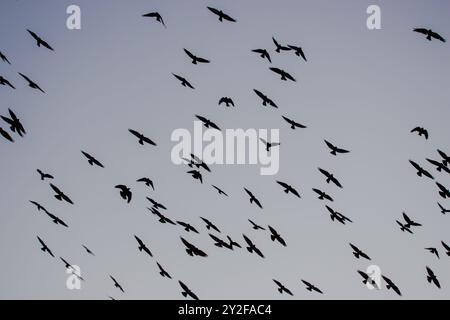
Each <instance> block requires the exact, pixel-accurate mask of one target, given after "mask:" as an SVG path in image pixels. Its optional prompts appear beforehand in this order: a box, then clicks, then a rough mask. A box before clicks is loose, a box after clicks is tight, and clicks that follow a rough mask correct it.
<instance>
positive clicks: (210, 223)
mask: <svg viewBox="0 0 450 320" xmlns="http://www.w3.org/2000/svg"><path fill="white" fill-rule="evenodd" d="M200 219H202V220H203V221H204V222H205V223H206V230H211V229H212V230H215V231H217V232H219V233H220V230H219V228H217V227H216V226H215V225H214V223H212V222H211V221H209V220H208V219H206V218H203V217H200Z"/></svg>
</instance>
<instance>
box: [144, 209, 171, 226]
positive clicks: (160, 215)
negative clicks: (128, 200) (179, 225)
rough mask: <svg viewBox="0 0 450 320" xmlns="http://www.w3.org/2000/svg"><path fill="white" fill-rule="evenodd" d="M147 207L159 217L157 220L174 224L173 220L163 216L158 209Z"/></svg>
mask: <svg viewBox="0 0 450 320" xmlns="http://www.w3.org/2000/svg"><path fill="white" fill-rule="evenodd" d="M147 209H148V210H150V211H151V212H152V213H153V214H154V215H156V216H157V217H158V218H159V220H158V221H159V222H161V223H169V224H173V225H176V223H175V222H173V221H172V220H170V219H169V218H167V217H166V216H164V215H163V214H162V213H161V212H159V211H158V209H156V208H151V209H150V208H147Z"/></svg>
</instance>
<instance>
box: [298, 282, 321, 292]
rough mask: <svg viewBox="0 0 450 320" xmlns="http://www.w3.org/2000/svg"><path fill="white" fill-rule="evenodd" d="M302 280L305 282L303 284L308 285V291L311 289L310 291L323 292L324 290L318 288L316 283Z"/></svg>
mask: <svg viewBox="0 0 450 320" xmlns="http://www.w3.org/2000/svg"><path fill="white" fill-rule="evenodd" d="M302 282H303V284H304V285H305V286H306V290H308V291H310V292H313V291H316V292H318V293H320V294H323V292H322V290H320V289H319V288H317V287H316V286H315V285H313V284H311V283H309V282H308V281H306V280H302Z"/></svg>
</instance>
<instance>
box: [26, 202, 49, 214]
mask: <svg viewBox="0 0 450 320" xmlns="http://www.w3.org/2000/svg"><path fill="white" fill-rule="evenodd" d="M29 201H30V202H31V203H32V204H33V205H35V206H36V208H37V209H38V211H41V210H42V211H44V212H48V211H47V209H45V208H44V207H43V206H42V205H41V204H39V203H38V202H36V201H33V200H29Z"/></svg>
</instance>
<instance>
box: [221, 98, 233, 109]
mask: <svg viewBox="0 0 450 320" xmlns="http://www.w3.org/2000/svg"><path fill="white" fill-rule="evenodd" d="M222 103H225V106H226V107H229V106H233V107H234V102H233V99H231V98H229V97H222V98H220V100H219V106H220V105H221V104H222Z"/></svg>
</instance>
